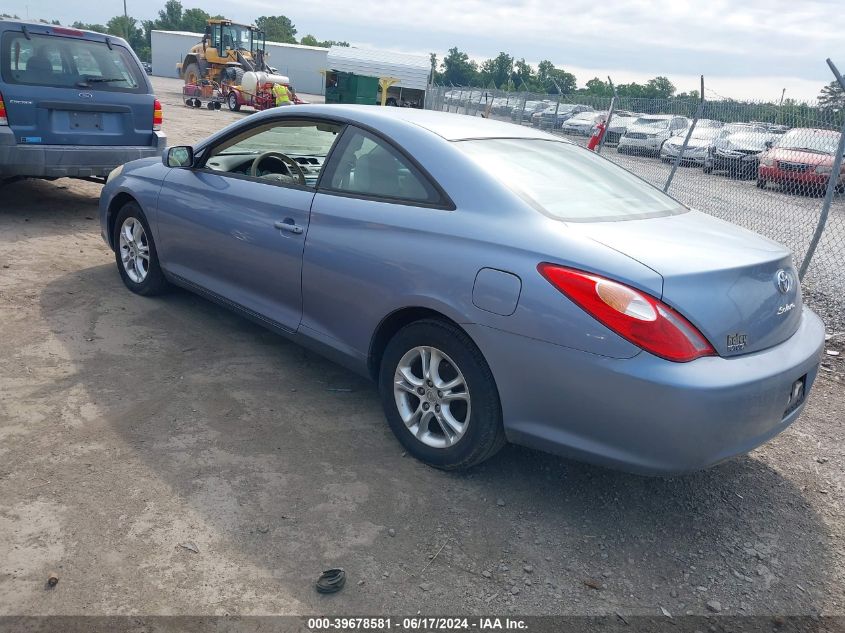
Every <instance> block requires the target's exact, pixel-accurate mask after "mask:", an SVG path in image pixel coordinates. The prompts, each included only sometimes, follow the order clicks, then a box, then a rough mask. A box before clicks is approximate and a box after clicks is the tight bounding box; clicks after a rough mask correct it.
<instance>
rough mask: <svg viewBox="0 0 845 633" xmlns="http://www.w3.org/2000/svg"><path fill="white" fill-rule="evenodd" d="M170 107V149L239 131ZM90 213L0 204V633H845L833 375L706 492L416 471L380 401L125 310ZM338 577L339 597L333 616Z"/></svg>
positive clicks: (640, 482)
mask: <svg viewBox="0 0 845 633" xmlns="http://www.w3.org/2000/svg"><path fill="white" fill-rule="evenodd" d="M156 85H157V87H158V90H159V93H160V95H161V97H162V100H163V102H164V105H165V127H166V131H167V132H168V134H169V136H170V140H171V142H173V143H179V142H190V141H194V140H197V139H198V138H200V137H202V136H204V135H206V134H208V133H210V132H212V131H213V130H215V129H217V128H218V127H219V126H221V125H223V124H225V123H227V122H229V121H231V120H234V119H236V118H237V117H238V116H242V115H235V114H232V113H228V112H225V111H223V112H208V111H204V110H203V111H192V110H188V109H186V108H183V107H182V106H181V104H180V101H179V99H178V93H176V92H174V91H173V87H174V84H173V82H167V81H161V80H156ZM98 195H99V186H98V185H95V184H92V183H86V182H75V181H69V180H62V181H56V182H52V183H50V182H35V181H32V182H19V183H15V184H12V185H9V186H6V187H4V189H3V191H2V198H0V323H2V325H0V332H2V336H0V361H2V362H0V614H235V613H237V614H270V613H273V614H291V613H292V614H301V613H332V614H343V613H346V614H348V613H366V614H379V613H395V614H403V613H404V614H414V613H417V612H418V610H419V611H422V613H424V614H435V613H438V614H441V613H502V612H504V613H510V612H513V613H519V614H559V613H563V614H604V613H614V612H619V613H623V614H633V615H636V614H651V615H660V613H661V608H662V609H665V610H667V611H668V612H670V613H672V614H684V613H686V612H692V613H695V614H704V613H713V612H714V611H715V610H718V611H719V612H720V613H726V614H810V615H814V614H839V615H845V601H844V600H843V596H845V545H843V543H845V540H843V536H845V534H844V533H845V496H843V493H845V486H844V484H845V444H843V439H845V416H843V410H845V393H843V391H844V390H843V386H842V375H841V371H842V369H843V366H842V361H841V358H842V356H841V355H840V356H839V357H834V356H829V357H828V359H827V361H826V362H827V364H828V369H829V370H830V371H824V372H822V375H821V376H820V378H819V380H818V382H817V385H816V388H815V390H814V392H813V394H812V397H811V398H810V400H809V403H808V405H807V409H806V411H805V413H804V414H803V416H802V417H801V419H800V420H799V421H798V422H797V423H796V424H795V425H794V426H793V427H792V428H790V429H789V430H787V431H786V432H785V433H783V434H782V435H780V436H779V437H778V438H776V439H775V440H774V441H772V442H770V443H769V444H767V445H766V446H764V447H762V448H761V449H759V450H757V451H754V453H752V454H751V455H750V456H747V457H742V458H739V459H735V460H733V461H730V462H728V463H726V464H723V465H721V466H719V467H716V468H713V469H711V470H708V471H706V472H701V473H697V474H693V475H690V476H686V477H683V478H675V479H649V478H641V477H636V476H632V475H627V474H622V473H617V472H612V471H609V470H604V469H601V468H597V467H593V466H587V465H583V464H579V463H576V462H572V461H567V460H563V459H560V458H557V457H553V456H549V455H544V454H541V453H537V452H533V451H529V450H526V449H521V448H518V447H508V448H506V449H505V450H504V451H503V452H502V453H501V454H500V455H499V456H497V457H496V458H495V459H493V460H492V461H490V462H488V463H486V464H484V465H482V466H481V467H478V468H476V469H474V470H473V471H471V472H469V473H464V474H449V473H443V472H439V471H436V470H433V469H430V468H427V467H425V466H423V465H421V464H420V463H419V462H417V461H415V460H413V459H411V458H409V457H406V456H404V455H403V454H402V451H401V448H400V446H399V444H398V443H397V442H396V441H395V439H394V438H393V437H392V435H391V433H390V431H389V429H388V428H387V425H386V424H385V422H384V419H383V417H382V413H381V410H380V405H379V402H378V398H377V394H376V390H375V388H374V386H373V385H371V384H369V383H367V382H364V381H362V380H361V379H359V378H357V377H355V376H353V375H350V374H349V373H348V372H347V371H345V370H343V369H341V368H340V367H338V366H335V365H333V364H331V363H329V362H327V361H325V360H322V359H321V358H319V357H317V356H315V355H312V354H311V353H309V352H306V351H304V350H303V349H301V348H299V347H297V346H295V345H293V344H290V343H288V342H286V341H285V340H283V339H281V338H279V337H277V336H275V335H273V334H271V333H269V332H267V331H264V330H262V329H260V328H258V327H257V326H255V325H253V324H251V323H249V322H247V321H244V320H243V319H240V318H238V317H237V316H234V315H233V314H231V313H229V312H227V311H225V310H223V309H221V308H219V307H217V306H216V305H213V304H211V303H208V302H206V301H204V300H203V299H200V298H198V297H196V296H193V295H190V294H187V293H184V292H173V293H171V294H169V295H167V296H164V297H161V298H156V299H145V298H142V297H138V296H135V295H132V294H130V293H129V292H128V291H126V290H125V289H124V287H123V286H122V284H121V282H120V279H119V277H118V275H117V271H116V270H115V265H114V260H113V258H112V255H111V253H110V252H109V251H108V249H107V248H106V246H105V245H104V244H103V242H102V240H101V239H100V236H99V227H98V224H97V221H96V203H97V197H98ZM842 338H843V337H837V338H833V339H831V341H830V345H831V347H832V348H833V346H834V345H839V349H840V350H841V349H842V345H841V343H843V342H845V341H843V340H842ZM336 389H340V391H337V390H336ZM330 566H342V567H344V568H345V569H346V570H347V572H348V574H349V581H348V584H347V586H346V588H345V589H344V590H343V591H342V592H341V593H339V594H336V595H334V596H331V597H325V596H321V595H319V594H317V593H316V592H315V591H314V589H313V581H314V580H315V579H316V576H317V575H318V574H319V572H320V571H321V570H322V569H325V568H327V567H330ZM51 573H52V574H55V575H56V576H57V577H58V580H59V582H58V584H57V585H56V586H55V587H54V588H52V589H47V588H45V582H46V581H47V579H48V577H49V576H50V574H51ZM717 603H718V604H717ZM708 604H709V605H710V606H709V607H708Z"/></svg>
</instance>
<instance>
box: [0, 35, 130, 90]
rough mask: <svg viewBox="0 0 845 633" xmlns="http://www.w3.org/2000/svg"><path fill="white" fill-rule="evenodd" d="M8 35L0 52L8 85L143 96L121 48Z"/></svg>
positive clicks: (54, 37) (66, 39) (126, 53)
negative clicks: (138, 94)
mask: <svg viewBox="0 0 845 633" xmlns="http://www.w3.org/2000/svg"><path fill="white" fill-rule="evenodd" d="M30 37H31V39H27V38H26V36H25V35H24V34H23V33H15V32H9V33H6V35H5V36H4V37H3V41H2V50H0V71H1V72H2V76H3V80H4V81H6V82H8V83H10V84H23V85H28V86H50V87H54V88H85V89H86V90H105V91H112V92H146V84H145V82H144V80H143V78H142V76H141V70H140V69H139V68H138V64H137V63H136V62H135V60H134V58H133V57H132V55H131V54H130V53H129V51H128V50H126V49H125V48H124V47H123V46H119V45H118V44H116V43H112V47H111V48H109V47H108V45H107V44H106V43H105V42H94V41H91V40H86V39H81V38H77V37H61V36H58V35H36V34H34V33H33V34H31V35H30Z"/></svg>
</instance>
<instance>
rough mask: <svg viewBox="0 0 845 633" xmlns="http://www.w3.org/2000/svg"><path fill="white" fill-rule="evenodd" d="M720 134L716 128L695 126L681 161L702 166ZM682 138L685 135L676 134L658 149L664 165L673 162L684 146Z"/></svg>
mask: <svg viewBox="0 0 845 633" xmlns="http://www.w3.org/2000/svg"><path fill="white" fill-rule="evenodd" d="M721 134H722V131H721V129H720V128H717V127H702V128H699V127H698V126H696V128H695V129H694V130H693V131H692V136H690V139H689V142H688V143H687V147H686V149H684V154H683V156H681V160H682V161H684V162H690V163H695V164H696V165H704V161H705V159H706V158H707V155H708V153H709V152H710V148H711V147H713V143H714V142H715V140H716V139H717V138H719V136H721ZM684 138H685V134H678V135H676V136H672V137H670V138H668V139H666V140H665V141H664V142H663V146H662V147H661V148H660V160H662V161H663V162H664V163H668V162H669V161H673V160H675V159H676V158H677V157H678V154H680V152H681V148H682V147H683V146H684Z"/></svg>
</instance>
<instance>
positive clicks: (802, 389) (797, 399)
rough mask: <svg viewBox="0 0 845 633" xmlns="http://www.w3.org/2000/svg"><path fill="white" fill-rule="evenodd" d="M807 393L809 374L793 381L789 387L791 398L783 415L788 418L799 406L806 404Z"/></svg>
mask: <svg viewBox="0 0 845 633" xmlns="http://www.w3.org/2000/svg"><path fill="white" fill-rule="evenodd" d="M806 395H807V374H804V375H803V376H801V377H800V378H799V379H798V380H796V381H795V382H793V383H792V387H790V389H789V398H788V399H787V402H786V410H785V411H784V412H783V417H784V418H786V417H787V416H788V415H789V414H790V413H792V412H793V411H795V410H796V409H797V408H798V407H800V406H801V405H802V404H804V398H805V397H806Z"/></svg>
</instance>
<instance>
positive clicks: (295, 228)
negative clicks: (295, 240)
mask: <svg viewBox="0 0 845 633" xmlns="http://www.w3.org/2000/svg"><path fill="white" fill-rule="evenodd" d="M273 226H275V227H276V228H277V229H279V230H280V231H286V232H288V233H293V234H294V235H302V227H301V226H299V225H297V224H294V223H293V219H292V218H285V219H284V220H278V221H276V222H273Z"/></svg>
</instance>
